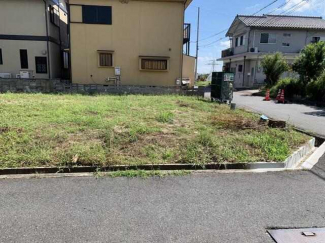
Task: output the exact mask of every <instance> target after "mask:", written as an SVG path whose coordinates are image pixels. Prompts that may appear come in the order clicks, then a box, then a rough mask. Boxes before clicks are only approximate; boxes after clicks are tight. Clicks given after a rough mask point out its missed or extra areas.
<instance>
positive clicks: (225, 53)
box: [221, 48, 234, 58]
mask: <svg viewBox="0 0 325 243" xmlns="http://www.w3.org/2000/svg"><path fill="white" fill-rule="evenodd" d="M233 55H234V49H233V48H228V49H226V50H223V51H222V53H221V57H222V58H224V57H230V56H233Z"/></svg>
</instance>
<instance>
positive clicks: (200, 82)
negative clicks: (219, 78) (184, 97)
mask: <svg viewBox="0 0 325 243" xmlns="http://www.w3.org/2000/svg"><path fill="white" fill-rule="evenodd" d="M210 84H211V82H210V81H196V82H195V85H196V86H209V85H210Z"/></svg>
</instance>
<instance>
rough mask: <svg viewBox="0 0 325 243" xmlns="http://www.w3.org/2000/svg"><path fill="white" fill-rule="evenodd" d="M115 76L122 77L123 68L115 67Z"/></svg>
mask: <svg viewBox="0 0 325 243" xmlns="http://www.w3.org/2000/svg"><path fill="white" fill-rule="evenodd" d="M115 76H121V68H120V67H115Z"/></svg>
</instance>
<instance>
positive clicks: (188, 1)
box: [185, 0, 193, 9]
mask: <svg viewBox="0 0 325 243" xmlns="http://www.w3.org/2000/svg"><path fill="white" fill-rule="evenodd" d="M192 1H193V0H185V9H187V7H188V6H190V4H191V3H192Z"/></svg>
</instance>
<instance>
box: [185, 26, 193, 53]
mask: <svg viewBox="0 0 325 243" xmlns="http://www.w3.org/2000/svg"><path fill="white" fill-rule="evenodd" d="M190 41H191V24H184V36H183V45H185V54H186V55H189V54H190Z"/></svg>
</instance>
